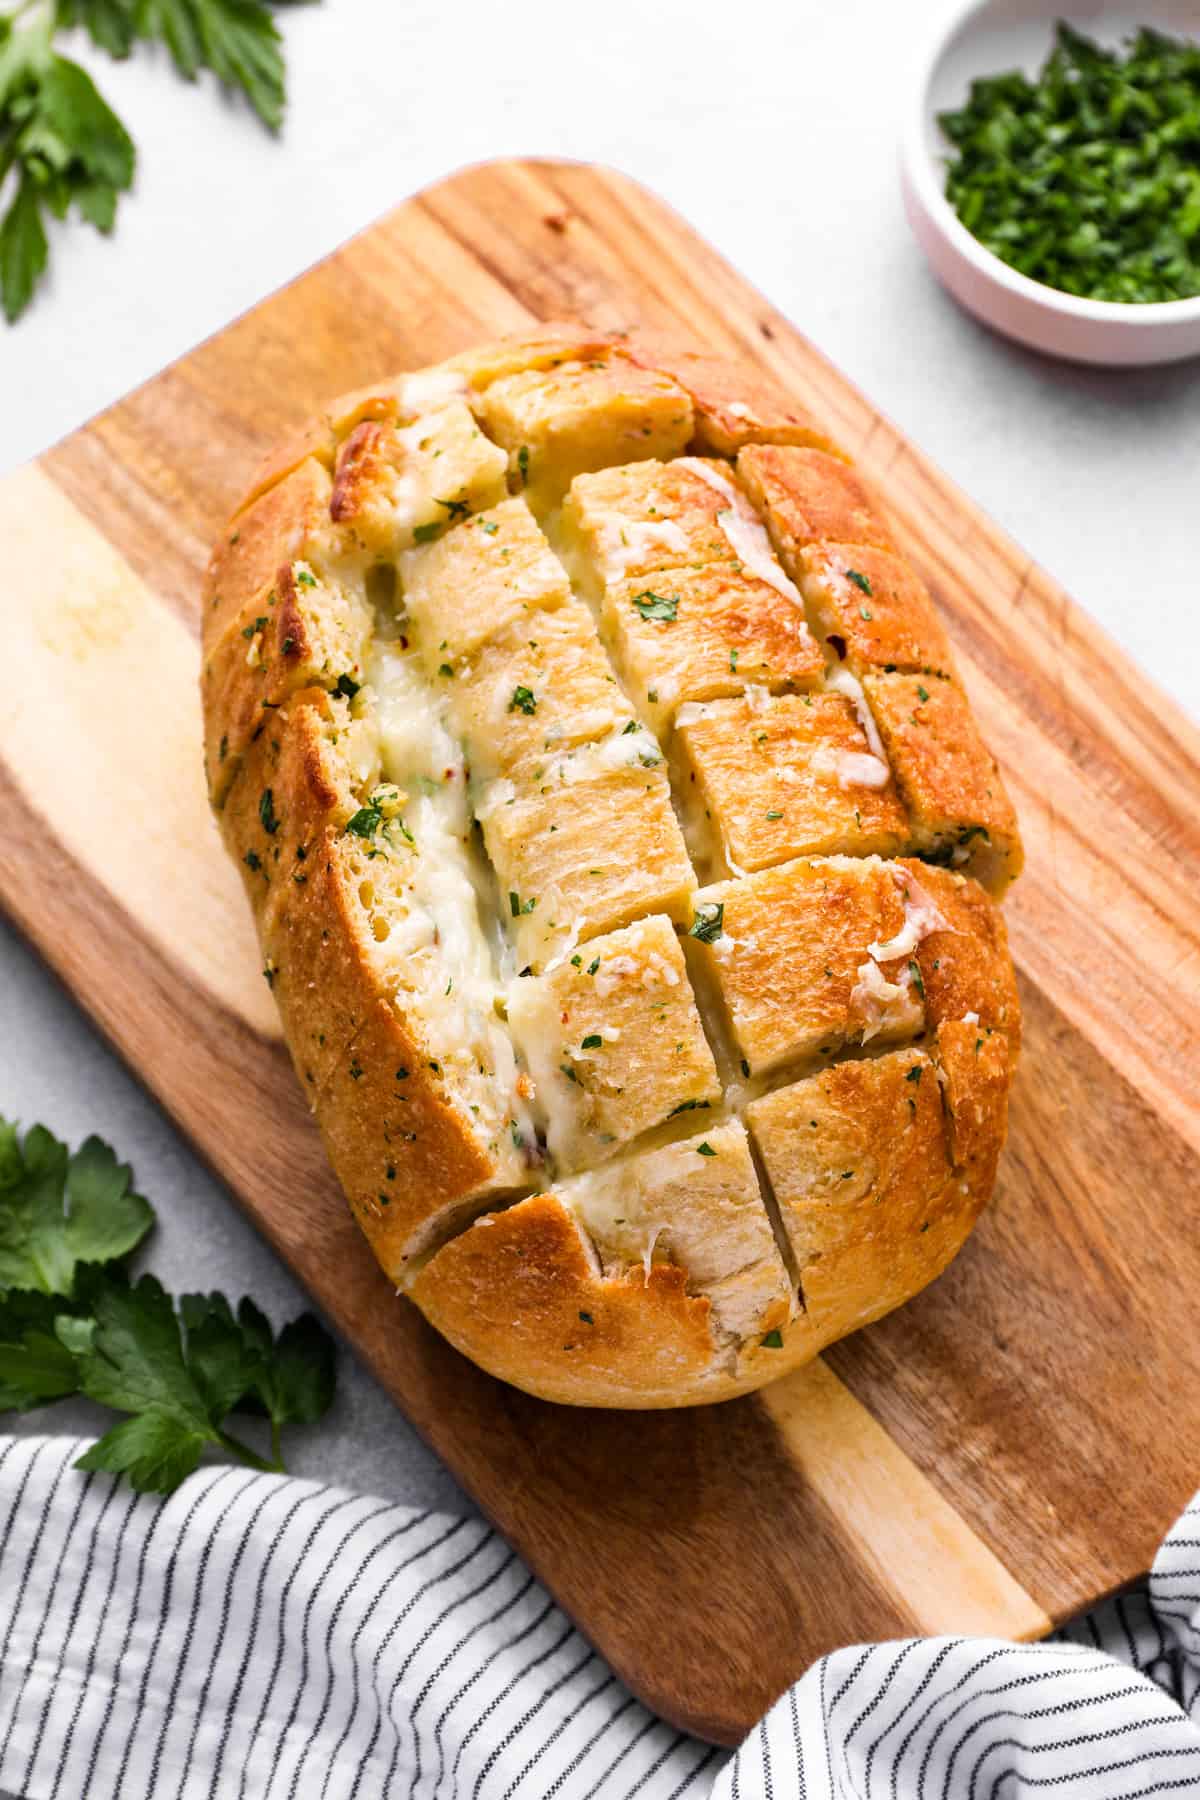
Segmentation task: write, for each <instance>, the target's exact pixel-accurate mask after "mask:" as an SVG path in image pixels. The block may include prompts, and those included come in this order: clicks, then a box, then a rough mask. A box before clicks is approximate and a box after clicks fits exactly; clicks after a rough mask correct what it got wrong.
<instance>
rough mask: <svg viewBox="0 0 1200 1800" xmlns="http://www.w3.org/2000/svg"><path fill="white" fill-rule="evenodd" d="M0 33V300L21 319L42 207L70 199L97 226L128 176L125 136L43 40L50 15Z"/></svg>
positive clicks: (107, 220)
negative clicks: (0, 205)
mask: <svg viewBox="0 0 1200 1800" xmlns="http://www.w3.org/2000/svg"><path fill="white" fill-rule="evenodd" d="M3 23H4V25H5V26H6V29H5V30H4V32H3V33H0V183H2V182H3V180H4V177H5V176H6V175H7V174H8V172H9V170H10V169H11V170H12V171H13V172H14V175H15V181H14V192H13V196H12V199H11V201H10V203H9V205H8V208H7V210H6V211H5V213H4V218H3V220H2V221H0V303H2V304H3V307H4V313H5V316H6V318H7V319H8V320H9V322H10V323H11V322H12V321H13V320H14V319H17V318H19V317H20V315H21V313H23V312H24V310H25V308H26V307H27V306H28V304H29V301H30V299H31V298H32V296H33V292H34V289H35V288H36V287H37V284H38V282H39V281H40V280H41V278H42V275H43V274H44V273H45V269H46V263H47V259H48V257H49V243H48V240H47V237H46V227H45V217H44V215H45V212H46V211H47V210H48V211H49V212H50V213H51V214H52V215H53V216H54V217H55V218H57V219H62V218H65V217H66V215H67V213H68V211H69V210H70V208H71V207H72V206H74V207H75V209H76V211H77V212H78V213H79V214H80V215H81V216H82V217H83V218H84V219H86V220H87V221H88V222H89V224H92V225H95V226H96V227H97V229H98V230H100V231H108V230H110V229H111V227H112V223H113V218H114V216H115V213H116V204H117V196H118V194H120V193H123V192H124V191H125V190H126V189H127V188H128V187H129V186H130V185H131V183H132V181H133V170H134V160H135V158H134V148H133V141H132V139H131V138H130V136H129V133H128V132H127V131H126V130H125V127H124V126H123V125H122V124H121V121H120V120H119V119H118V118H117V116H116V114H115V113H114V112H113V111H112V109H111V108H110V107H109V106H108V105H107V103H106V102H105V101H104V100H103V99H102V97H101V95H100V93H99V90H98V89H97V87H96V85H95V83H94V82H93V80H92V78H91V76H90V75H89V74H88V73H87V71H86V70H85V69H82V68H81V67H80V66H79V64H78V63H76V62H71V61H70V60H69V58H67V57H65V56H58V55H57V54H56V53H55V52H54V51H53V50H52V49H51V47H50V44H51V38H52V35H53V31H54V20H53V19H52V17H51V16H50V15H49V14H47V13H35V14H34V15H33V16H32V22H30V23H28V24H24V25H22V26H20V27H19V28H18V27H17V26H16V25H14V24H13V23H12V22H11V21H9V20H7V19H6V20H4V21H3Z"/></svg>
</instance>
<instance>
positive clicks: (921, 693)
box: [917, 681, 929, 706]
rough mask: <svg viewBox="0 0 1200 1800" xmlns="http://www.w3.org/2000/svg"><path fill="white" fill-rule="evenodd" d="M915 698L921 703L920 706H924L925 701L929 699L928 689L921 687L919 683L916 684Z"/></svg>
mask: <svg viewBox="0 0 1200 1800" xmlns="http://www.w3.org/2000/svg"><path fill="white" fill-rule="evenodd" d="M917 698H918V700H919V701H920V702H921V704H922V706H923V705H924V704H925V702H926V700H928V698H929V689H928V688H927V687H922V686H921V683H920V682H919V681H918V683H917Z"/></svg>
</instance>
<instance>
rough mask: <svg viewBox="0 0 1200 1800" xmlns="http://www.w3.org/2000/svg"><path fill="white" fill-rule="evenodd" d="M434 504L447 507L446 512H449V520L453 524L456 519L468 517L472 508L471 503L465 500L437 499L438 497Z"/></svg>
mask: <svg viewBox="0 0 1200 1800" xmlns="http://www.w3.org/2000/svg"><path fill="white" fill-rule="evenodd" d="M433 504H434V505H435V506H444V507H445V509H446V514H447V521H448V523H449V524H451V525H452V524H453V523H454V521H455V519H465V518H466V517H467V514H468V513H469V512H470V510H471V508H470V506H469V504H468V503H467V501H465V500H437V499H435V500H434V503H433Z"/></svg>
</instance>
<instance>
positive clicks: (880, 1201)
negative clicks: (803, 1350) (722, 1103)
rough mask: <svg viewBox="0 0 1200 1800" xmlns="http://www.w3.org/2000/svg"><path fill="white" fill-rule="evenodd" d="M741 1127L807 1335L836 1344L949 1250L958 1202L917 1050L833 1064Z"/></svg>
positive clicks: (772, 1097) (750, 1113) (768, 1101)
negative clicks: (761, 1175)
mask: <svg viewBox="0 0 1200 1800" xmlns="http://www.w3.org/2000/svg"><path fill="white" fill-rule="evenodd" d="M746 1118H747V1122H748V1124H749V1126H750V1131H751V1133H752V1135H753V1138H754V1142H755V1144H756V1145H757V1147H758V1151H759V1154H760V1155H761V1157H762V1160H763V1166H764V1168H765V1169H766V1171H767V1176H768V1178H769V1180H770V1183H771V1186H772V1188H773V1190H774V1193H775V1200H776V1203H777V1205H778V1208H779V1216H780V1219H781V1220H782V1223H783V1228H784V1230H785V1231H786V1233H787V1236H788V1241H789V1243H790V1244H791V1247H792V1251H793V1253H794V1255H795V1258H796V1263H797V1265H798V1267H799V1271H800V1292H801V1295H802V1296H803V1300H804V1305H805V1309H806V1311H807V1313H808V1315H809V1318H810V1320H811V1322H812V1323H813V1324H814V1325H815V1326H816V1328H817V1330H818V1331H819V1330H820V1327H821V1323H822V1320H823V1319H826V1318H836V1319H837V1321H838V1327H839V1335H840V1332H841V1331H842V1330H843V1329H845V1330H854V1329H856V1328H857V1327H858V1326H860V1325H865V1324H866V1323H867V1322H868V1320H870V1319H875V1318H878V1317H879V1316H880V1314H882V1313H885V1312H888V1311H890V1310H891V1308H892V1307H893V1306H897V1305H899V1304H900V1302H901V1301H903V1300H905V1299H907V1298H908V1296H909V1295H910V1294H911V1293H913V1291H914V1290H915V1289H917V1288H919V1287H921V1286H922V1285H923V1284H924V1282H925V1281H926V1280H928V1279H929V1264H930V1261H931V1260H935V1261H937V1262H941V1261H945V1260H948V1257H949V1255H952V1254H953V1251H954V1250H955V1249H957V1247H958V1238H959V1236H960V1235H961V1232H959V1233H958V1234H957V1235H956V1225H957V1221H958V1215H959V1213H960V1211H961V1196H960V1195H959V1194H958V1192H957V1190H956V1188H955V1185H954V1184H953V1183H952V1180H951V1170H950V1161H949V1157H948V1155H947V1150H946V1139H945V1129H944V1126H943V1122H942V1101H941V1094H940V1091H939V1086H938V1077H937V1070H936V1068H935V1067H934V1065H933V1063H932V1062H931V1061H930V1059H929V1057H928V1056H927V1055H926V1054H925V1053H924V1051H923V1050H918V1049H905V1050H897V1051H893V1052H892V1053H890V1054H889V1055H886V1056H879V1057H870V1058H868V1059H866V1060H865V1061H857V1062H844V1063H835V1064H834V1065H833V1066H832V1067H831V1068H828V1069H823V1070H822V1071H821V1072H820V1073H819V1074H817V1075H812V1076H810V1077H809V1078H808V1080H806V1081H799V1082H796V1083H795V1084H794V1085H793V1086H791V1087H785V1088H779V1089H777V1090H776V1092H775V1093H773V1094H767V1095H764V1097H763V1098H762V1099H760V1100H754V1101H752V1102H751V1104H750V1105H749V1106H748V1107H747V1109H746ZM930 1232H933V1233H934V1234H935V1239H934V1245H931V1244H930V1242H929V1240H928V1234H929V1233H930ZM939 1236H945V1238H946V1240H947V1251H946V1255H945V1256H937V1255H936V1248H935V1247H936V1241H937V1238H938V1237H939ZM931 1249H934V1250H935V1255H934V1257H933V1258H931V1255H930V1252H931ZM843 1320H844V1321H845V1324H844V1326H843Z"/></svg>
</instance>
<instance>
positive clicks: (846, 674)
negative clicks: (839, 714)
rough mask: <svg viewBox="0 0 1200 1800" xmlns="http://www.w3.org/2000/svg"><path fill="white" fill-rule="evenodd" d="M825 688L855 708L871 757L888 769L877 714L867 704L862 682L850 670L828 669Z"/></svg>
mask: <svg viewBox="0 0 1200 1800" xmlns="http://www.w3.org/2000/svg"><path fill="white" fill-rule="evenodd" d="M825 686H826V687H827V688H832V689H833V692H834V693H835V694H844V695H845V696H846V699H847V700H849V701H850V703H851V705H852V706H853V707H854V712H855V716H856V717H857V719H858V722H859V724H860V725H861V726H862V729H863V736H864V737H865V738H866V740H867V743H868V744H869V745H870V747H871V755H872V756H877V757H878V758H879V761H880V762H881V763H883V765H884V767H885V768H886V767H887V752H886V751H885V750H884V747H883V739H882V738H881V737H880V735H879V727H878V726H877V725H876V723H875V714H874V713H873V712H872V711H871V708H870V707H869V706H868V704H867V696H866V695H865V694H864V693H863V687H862V682H861V681H859V680H858V679H857V678H856V677H855V676H853V675H852V674H851V673H850V671H849V669H842V668H837V669H828V670H826V673H825Z"/></svg>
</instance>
